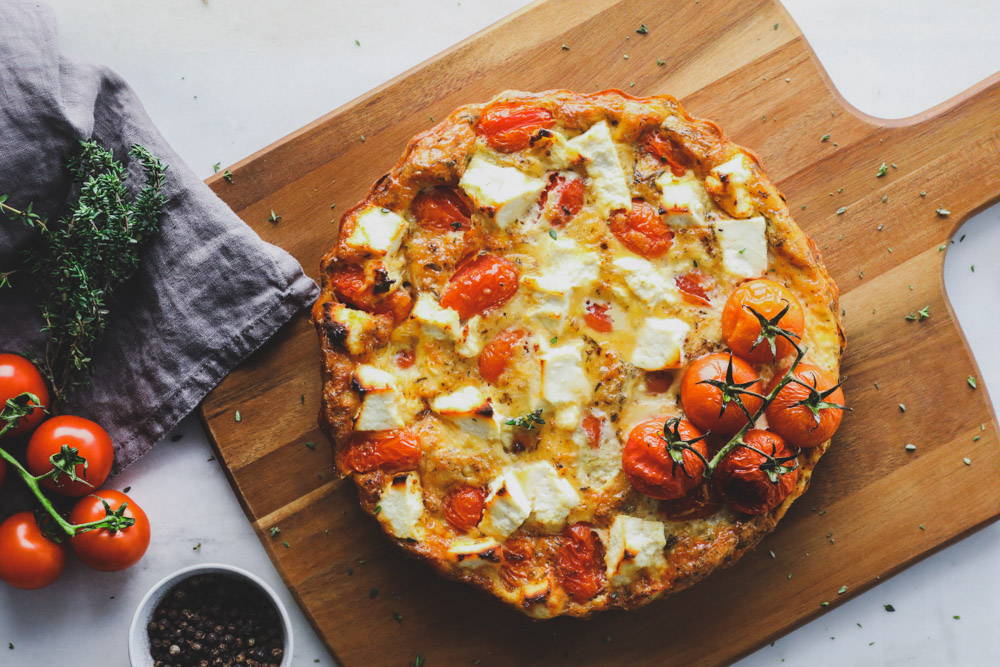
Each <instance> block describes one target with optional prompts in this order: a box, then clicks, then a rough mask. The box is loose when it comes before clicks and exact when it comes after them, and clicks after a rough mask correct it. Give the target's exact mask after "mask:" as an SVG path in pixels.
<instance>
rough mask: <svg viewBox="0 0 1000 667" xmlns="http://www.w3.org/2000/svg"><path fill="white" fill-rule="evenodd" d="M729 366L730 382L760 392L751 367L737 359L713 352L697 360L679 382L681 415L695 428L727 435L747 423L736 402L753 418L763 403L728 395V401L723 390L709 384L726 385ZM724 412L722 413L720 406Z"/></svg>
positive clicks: (746, 396)
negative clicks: (684, 415)
mask: <svg viewBox="0 0 1000 667" xmlns="http://www.w3.org/2000/svg"><path fill="white" fill-rule="evenodd" d="M730 365H732V381H733V383H735V384H738V385H741V386H742V387H743V389H745V390H747V391H752V392H754V393H756V394H760V393H761V391H760V390H761V385H760V381H759V379H758V377H757V373H756V372H754V370H753V367H752V366H750V364H748V363H747V362H745V361H743V360H742V359H740V358H739V357H736V356H733V355H732V354H727V353H725V352H716V353H714V354H706V355H704V356H702V357H698V358H697V359H695V360H694V361H693V362H691V365H690V366H688V369H687V371H686V372H685V373H684V378H683V379H682V380H681V404H682V405H683V406H684V412H685V414H686V415H687V418H688V419H690V420H691V421H692V422H693V423H694V425H695V426H697V427H698V428H700V429H702V430H703V431H711V432H712V433H714V434H716V435H730V434H733V433H736V432H737V431H739V430H740V429H741V428H743V426H744V425H745V424H746V423H747V417H746V415H745V414H743V411H742V410H740V408H739V405H737V404H736V400H737V399H738V400H740V401H742V403H743V406H744V407H745V408H746V409H747V411H748V412H749V413H750V414H751V415H752V414H753V413H754V412H756V411H757V410H758V409H759V408H760V406H761V403H762V402H763V401H762V400H761V399H760V398H758V397H756V396H752V395H748V394H742V393H736V394H735V395H730V396H729V397H728V399H729V400H728V401H724V399H726V396H724V395H723V392H722V390H721V389H720V388H719V387H717V386H715V385H713V384H709V382H722V383H725V382H728V380H727V376H728V373H729V371H730ZM724 404H725V409H724V410H723V405H724Z"/></svg>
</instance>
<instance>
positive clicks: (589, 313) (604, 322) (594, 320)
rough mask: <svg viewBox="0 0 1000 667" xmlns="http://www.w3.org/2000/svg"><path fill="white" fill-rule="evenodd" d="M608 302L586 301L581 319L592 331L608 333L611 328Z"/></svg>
mask: <svg viewBox="0 0 1000 667" xmlns="http://www.w3.org/2000/svg"><path fill="white" fill-rule="evenodd" d="M609 308H610V305H609V304H606V303H597V302H596V301H588V302H587V308H586V310H584V312H583V321H584V322H586V323H587V326H588V327H590V328H591V329H593V330H594V331H597V332H600V333H610V332H611V329H612V324H611V315H609V314H608V309H609Z"/></svg>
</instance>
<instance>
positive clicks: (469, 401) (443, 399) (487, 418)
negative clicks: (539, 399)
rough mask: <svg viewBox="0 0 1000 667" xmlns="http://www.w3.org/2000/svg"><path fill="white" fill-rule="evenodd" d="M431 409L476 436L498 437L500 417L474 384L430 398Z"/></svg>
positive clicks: (500, 424) (500, 425)
mask: <svg viewBox="0 0 1000 667" xmlns="http://www.w3.org/2000/svg"><path fill="white" fill-rule="evenodd" d="M431 410H433V411H434V412H436V413H438V414H439V415H441V416H442V417H444V418H445V419H448V420H449V421H451V422H452V423H454V424H455V425H456V426H458V427H459V428H461V429H462V430H463V431H465V432H466V433H469V434H470V435H472V436H474V437H477V438H484V439H490V438H498V437H500V431H501V428H502V422H501V419H502V418H501V417H500V415H499V413H497V412H496V411H495V410H494V409H493V404H492V402H491V401H490V399H489V398H488V397H486V396H485V395H483V393H482V392H481V391H479V389H477V388H476V387H474V386H471V385H470V386H468V387H462V388H461V389H458V390H456V391H453V392H451V393H448V394H440V395H438V396H435V397H434V399H433V400H431Z"/></svg>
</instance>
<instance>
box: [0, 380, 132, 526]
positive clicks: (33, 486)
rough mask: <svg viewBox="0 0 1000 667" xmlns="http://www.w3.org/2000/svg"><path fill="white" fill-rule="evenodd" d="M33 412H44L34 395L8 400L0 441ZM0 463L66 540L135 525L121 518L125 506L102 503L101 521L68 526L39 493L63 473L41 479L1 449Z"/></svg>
mask: <svg viewBox="0 0 1000 667" xmlns="http://www.w3.org/2000/svg"><path fill="white" fill-rule="evenodd" d="M33 409H44V408H42V407H41V406H40V402H39V400H38V397H37V396H35V395H34V394H31V393H29V392H25V393H23V394H20V395H18V396H15V397H14V398H11V399H8V401H7V403H6V405H4V407H3V410H2V411H0V420H2V421H3V422H5V423H4V425H3V427H0V438H2V437H3V436H4V434H5V433H7V431H9V430H10V429H12V428H14V425H15V424H17V422H18V420H19V419H20V418H21V417H24V416H26V415H28V414H30V413H31V411H32V410H33ZM70 452H71V453H72V455H74V456H75V455H76V451H75V450H72V449H71V450H70ZM58 456H60V454H55V455H53V457H52V458H53V459H54V458H56V457H58ZM0 459H3V460H4V461H6V462H7V463H8V464H9V465H10V466H11V467H12V468H13V469H14V470H16V471H17V474H18V475H19V476H20V477H21V481H23V482H24V484H25V486H27V487H28V489H30V490H31V493H33V494H34V496H35V498H36V499H37V500H38V503H39V504H40V505H41V506H42V509H44V510H45V512H46V513H47V514H48V515H49V516H50V517H52V520H53V521H55V523H56V525H58V526H59V528H60V529H62V531H63V532H64V533H66V535H67V536H68V537H74V536H76V535H78V534H80V533H85V532H87V531H90V530H98V529H100V528H106V529H107V530H110V531H111V532H117V531H119V530H123V529H125V528H128V527H129V526H131V525H133V524H134V523H135V519H132V518H129V517H127V516H124V510H125V508H126V507H127V506H128V503H122V505H121V507H119V508H118V509H117V510H112V509H111V508H110V507H109V506H108V504H107V503H106V502H105V503H104V510H105V513H106V516H105V517H104V518H103V519H99V520H97V521H91V522H88V523H77V524H73V523H70V522H69V521H67V520H66V519H64V518H63V517H62V515H61V514H59V512H58V511H57V510H56V508H55V507H53V506H52V501H50V500H49V499H48V497H47V496H46V495H45V494H44V493H43V492H42V488H41V484H40V482H41V481H42V480H44V479H48V478H49V477H54V476H55V475H58V474H60V473H61V472H66V471H65V470H60V468H59V467H58V466H57V467H54V468H53V469H52V470H50V471H49V472H47V473H45V474H44V475H38V476H36V475H32V474H31V473H30V472H28V470H27V469H26V468H25V467H24V466H23V465H21V462H20V461H18V460H17V459H16V458H14V457H13V456H12V455H11V454H10V452H8V451H7V450H5V449H4V448H3V447H0ZM75 461H76V462H84V463H85V462H86V460H85V459H83V458H82V457H77V458H76V459H75ZM73 468H75V465H73Z"/></svg>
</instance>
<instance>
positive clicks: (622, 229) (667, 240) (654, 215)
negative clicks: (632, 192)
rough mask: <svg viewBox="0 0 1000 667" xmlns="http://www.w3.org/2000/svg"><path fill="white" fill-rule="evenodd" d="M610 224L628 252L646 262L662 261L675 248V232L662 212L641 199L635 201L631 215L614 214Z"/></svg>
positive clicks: (628, 213)
mask: <svg viewBox="0 0 1000 667" xmlns="http://www.w3.org/2000/svg"><path fill="white" fill-rule="evenodd" d="M608 224H609V226H610V228H611V233H612V234H614V235H615V236H617V237H618V240H619V241H621V242H622V244H623V245H624V246H625V247H626V248H628V249H629V250H631V251H632V252H634V253H635V254H637V255H642V256H643V257H646V258H650V259H652V258H656V257H660V256H662V255H663V254H665V253H666V252H667V251H668V250H670V246H672V245H673V244H674V232H673V230H672V229H670V226H669V225H667V223H666V222H664V221H663V219H662V218H661V217H660V213H659V211H657V209H656V208H654V207H653V206H652V205H650V204H648V203H646V202H645V201H643V200H642V199H633V200H632V209H631V210H630V211H615V212H614V213H612V214H611V219H610V220H609V221H608Z"/></svg>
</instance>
